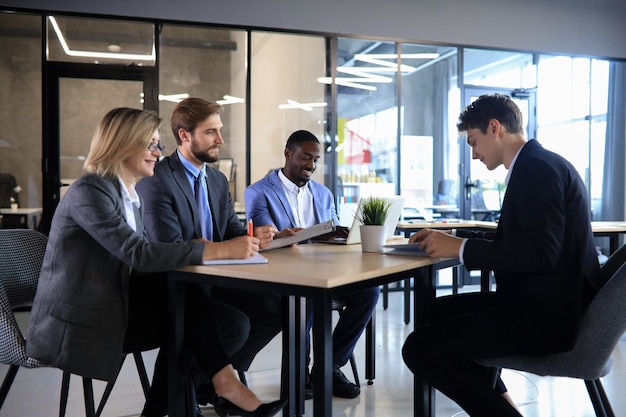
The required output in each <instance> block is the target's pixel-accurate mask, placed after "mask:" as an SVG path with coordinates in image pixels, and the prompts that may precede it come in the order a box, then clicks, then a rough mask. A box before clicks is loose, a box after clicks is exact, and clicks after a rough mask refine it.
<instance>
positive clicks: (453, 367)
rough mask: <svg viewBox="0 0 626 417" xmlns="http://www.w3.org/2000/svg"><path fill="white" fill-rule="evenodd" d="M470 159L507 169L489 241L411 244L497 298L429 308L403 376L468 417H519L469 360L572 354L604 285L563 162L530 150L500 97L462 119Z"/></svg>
mask: <svg viewBox="0 0 626 417" xmlns="http://www.w3.org/2000/svg"><path fill="white" fill-rule="evenodd" d="M457 127H458V129H459V131H460V132H467V143H468V145H469V146H470V147H471V149H472V158H473V159H479V160H480V161H482V162H483V163H484V164H485V165H486V166H487V168H488V169H490V170H493V169H495V168H496V167H498V166H500V165H502V164H503V165H504V166H505V168H507V169H508V174H507V179H506V181H507V184H508V186H507V190H506V194H505V196H504V201H503V203H502V210H501V214H500V220H499V223H498V228H497V229H496V231H495V233H493V232H492V233H490V234H485V233H462V231H461V230H458V231H454V230H451V231H445V232H441V231H440V232H437V231H434V230H430V229H424V230H421V231H420V232H418V233H416V234H414V235H413V236H412V237H411V238H410V241H411V242H419V244H420V246H421V247H423V248H425V249H426V251H427V253H428V254H429V255H430V256H432V257H458V258H459V259H460V260H461V262H462V263H463V264H464V265H465V267H466V268H467V269H468V270H479V269H480V270H482V269H488V270H492V271H493V272H494V276H495V280H496V284H497V288H496V290H495V291H494V292H489V293H469V294H462V295H454V296H449V297H441V298H439V299H437V300H436V302H435V306H434V308H433V311H432V317H431V321H430V322H429V324H427V325H426V326H425V327H424V328H422V329H420V330H416V331H415V332H413V333H412V334H411V335H409V337H408V338H407V340H406V342H405V345H404V348H403V351H402V353H403V357H404V361H405V362H406V364H407V366H408V367H409V368H410V369H411V371H413V372H414V373H415V374H416V375H418V376H419V377H420V378H421V379H422V380H424V381H427V382H429V383H430V384H432V385H433V386H434V387H435V388H437V389H438V390H440V391H441V392H442V393H444V394H445V395H447V396H448V397H450V398H451V399H453V400H454V401H455V402H457V403H458V404H459V405H460V406H461V407H462V408H463V409H464V410H465V411H466V412H467V413H468V414H469V415H470V416H489V417H490V416H500V417H503V416H520V413H519V412H518V411H517V409H516V407H515V405H514V404H513V403H512V401H511V399H510V397H508V395H506V388H505V387H504V384H503V383H502V381H498V384H497V386H496V389H494V388H493V387H492V386H491V384H490V382H489V378H488V374H489V372H488V371H487V369H485V368H484V367H482V366H480V365H478V364H477V363H476V361H475V360H477V359H481V358H487V357H497V356H506V355H517V354H537V355H543V354H548V353H553V352H561V351H567V350H569V349H571V348H572V346H573V344H574V341H575V339H576V336H577V334H578V328H579V323H580V318H581V316H582V314H583V312H584V310H585V308H586V307H587V305H588V304H589V302H590V300H591V298H592V297H593V295H594V294H595V293H596V292H597V290H598V288H599V287H600V286H601V285H602V283H601V282H599V281H600V270H599V265H598V259H597V256H596V250H595V244H594V240H593V234H592V232H591V225H590V208H589V201H588V197H587V195H588V194H587V190H586V188H585V185H584V183H583V182H582V180H581V178H580V176H579V174H578V172H577V171H576V169H575V168H574V167H573V166H572V165H571V164H570V163H569V162H567V161H566V160H565V159H564V158H562V157H561V156H559V155H557V154H555V153H553V152H550V151H548V150H546V149H544V148H543V147H542V146H541V145H540V144H539V142H537V141H536V140H530V141H527V140H526V138H525V137H524V133H523V124H522V114H521V112H520V110H519V108H518V107H517V106H516V105H515V103H514V102H513V100H512V99H511V98H510V97H508V96H505V95H499V94H494V95H484V96H481V97H479V98H478V99H477V100H476V101H475V102H474V103H472V104H470V105H469V106H468V107H467V108H466V109H465V110H464V111H463V112H462V113H461V115H460V118H459V122H458V124H457Z"/></svg>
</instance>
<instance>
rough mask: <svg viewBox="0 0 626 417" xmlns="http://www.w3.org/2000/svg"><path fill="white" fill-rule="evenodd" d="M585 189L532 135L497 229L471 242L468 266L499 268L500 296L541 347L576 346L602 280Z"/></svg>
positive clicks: (466, 257) (513, 175)
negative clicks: (588, 307) (575, 341)
mask: <svg viewBox="0 0 626 417" xmlns="http://www.w3.org/2000/svg"><path fill="white" fill-rule="evenodd" d="M587 195H588V194H587V189H586V188H585V185H584V184H583V182H582V180H581V178H580V176H579V174H578V172H577V171H576V169H575V168H574V167H573V166H572V165H571V164H570V163H569V162H567V161H566V160H565V159H563V158H562V157H561V156H559V155H557V154H555V153H553V152H550V151H548V150H546V149H544V148H543V147H542V146H541V145H540V144H539V142H537V141H536V140H530V141H529V142H528V143H526V145H525V146H524V147H523V148H522V150H521V151H520V154H519V156H518V158H517V161H516V162H515V165H514V166H513V170H512V171H511V176H510V180H509V184H508V187H507V190H506V194H505V196H504V201H503V203H502V210H501V212H500V220H499V222H498V228H497V229H496V232H495V235H494V234H493V233H492V234H491V235H488V234H473V235H470V237H478V239H470V240H469V241H468V242H467V243H466V245H465V249H464V255H463V260H464V262H465V266H466V267H467V268H468V269H491V270H493V271H494V276H495V279H496V283H497V289H496V297H497V298H498V300H499V302H500V303H501V305H503V306H504V308H505V309H507V310H508V311H509V312H510V314H511V315H512V317H513V318H514V319H515V320H517V321H518V322H519V323H520V324H521V325H522V327H523V328H524V329H525V331H526V333H527V335H528V337H529V338H530V340H531V341H532V342H533V343H534V345H535V347H536V349H537V351H538V353H541V352H549V351H562V350H567V349H569V348H571V346H572V345H573V343H574V340H575V338H576V335H577V334H578V325H579V321H580V318H581V315H582V313H583V312H584V310H585V308H586V307H587V305H588V303H589V301H590V299H591V297H592V296H593V295H594V294H595V293H596V292H597V289H598V288H599V287H600V286H601V285H602V283H601V282H600V269H599V264H598V257H597V254H596V249H595V242H594V238H593V233H592V231H591V224H590V221H591V220H590V209H589V201H588V197H587ZM459 232H460V231H459ZM458 235H459V236H463V235H467V233H462V232H460V233H458Z"/></svg>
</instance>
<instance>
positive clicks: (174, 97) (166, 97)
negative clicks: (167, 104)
mask: <svg viewBox="0 0 626 417" xmlns="http://www.w3.org/2000/svg"><path fill="white" fill-rule="evenodd" d="M186 98H189V94H188V93H181V94H159V101H171V102H172V103H180V102H181V101H183V100H184V99H186Z"/></svg>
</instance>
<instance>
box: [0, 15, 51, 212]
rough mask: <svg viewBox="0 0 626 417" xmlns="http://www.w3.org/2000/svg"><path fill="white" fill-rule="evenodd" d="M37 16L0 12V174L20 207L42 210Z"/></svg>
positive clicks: (39, 25)
mask: <svg viewBox="0 0 626 417" xmlns="http://www.w3.org/2000/svg"><path fill="white" fill-rule="evenodd" d="M41 37H42V34H41V17H40V16H33V15H27V14H20V13H2V12H0V51H1V52H0V69H1V70H0V86H1V87H0V172H4V173H9V174H12V175H13V176H15V178H16V180H17V184H18V185H19V186H20V187H21V188H22V190H21V191H20V193H19V203H20V206H21V207H41V206H42V191H41V190H42V188H43V187H42V175H41V159H42V157H41V123H42V122H41V120H42V117H41V108H42V102H41Z"/></svg>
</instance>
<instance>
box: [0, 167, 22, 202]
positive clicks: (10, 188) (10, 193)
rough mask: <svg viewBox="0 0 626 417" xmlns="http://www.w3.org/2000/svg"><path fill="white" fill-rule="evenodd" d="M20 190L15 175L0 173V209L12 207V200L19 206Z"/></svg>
mask: <svg viewBox="0 0 626 417" xmlns="http://www.w3.org/2000/svg"><path fill="white" fill-rule="evenodd" d="M19 189H20V187H18V185H17V180H16V179H15V176H14V175H12V174H8V173H6V172H5V173H0V207H11V198H13V200H15V202H16V203H18V204H19V202H20V196H19V194H18V190H19Z"/></svg>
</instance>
